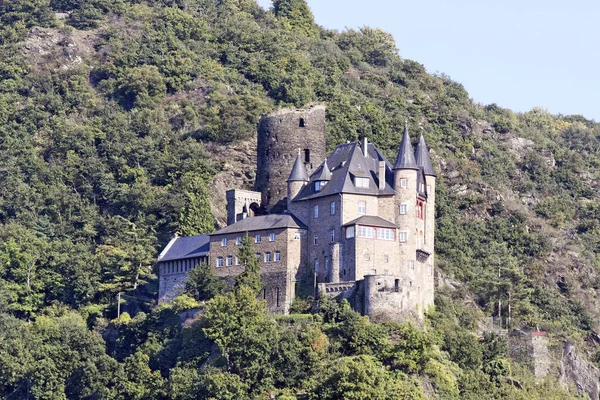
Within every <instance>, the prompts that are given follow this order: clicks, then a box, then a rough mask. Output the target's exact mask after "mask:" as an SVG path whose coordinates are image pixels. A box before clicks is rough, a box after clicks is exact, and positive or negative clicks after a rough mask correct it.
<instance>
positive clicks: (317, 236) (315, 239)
mask: <svg viewBox="0 0 600 400" xmlns="http://www.w3.org/2000/svg"><path fill="white" fill-rule="evenodd" d="M314 242H315V246H316V245H317V244H318V243H319V235H317V234H316V233H315V236H314Z"/></svg>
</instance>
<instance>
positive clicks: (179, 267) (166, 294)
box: [157, 257, 208, 303]
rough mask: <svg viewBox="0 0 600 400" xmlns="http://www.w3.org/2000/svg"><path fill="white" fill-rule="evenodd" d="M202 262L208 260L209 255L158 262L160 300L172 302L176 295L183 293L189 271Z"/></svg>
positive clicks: (160, 301)
mask: <svg viewBox="0 0 600 400" xmlns="http://www.w3.org/2000/svg"><path fill="white" fill-rule="evenodd" d="M202 262H208V257H197V258H188V259H184V260H172V261H163V262H159V263H158V264H157V267H158V276H159V285H158V302H159V303H164V302H170V301H171V300H173V299H174V298H175V297H177V296H179V295H181V294H183V290H184V288H185V282H186V281H187V273H188V272H189V271H191V270H192V269H193V268H195V267H196V266H197V265H198V264H200V263H202Z"/></svg>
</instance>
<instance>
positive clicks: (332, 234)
mask: <svg viewBox="0 0 600 400" xmlns="http://www.w3.org/2000/svg"><path fill="white" fill-rule="evenodd" d="M334 242H335V229H332V230H331V243H334Z"/></svg>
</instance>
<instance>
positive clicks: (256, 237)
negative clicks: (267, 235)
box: [254, 235, 260, 243]
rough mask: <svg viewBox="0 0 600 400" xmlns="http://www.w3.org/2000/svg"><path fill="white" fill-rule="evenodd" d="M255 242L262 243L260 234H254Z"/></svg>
mask: <svg viewBox="0 0 600 400" xmlns="http://www.w3.org/2000/svg"><path fill="white" fill-rule="evenodd" d="M254 243H260V235H256V236H254Z"/></svg>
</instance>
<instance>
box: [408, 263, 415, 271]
mask: <svg viewBox="0 0 600 400" xmlns="http://www.w3.org/2000/svg"><path fill="white" fill-rule="evenodd" d="M408 269H409V270H410V271H414V270H415V262H414V261H409V262H408Z"/></svg>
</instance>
